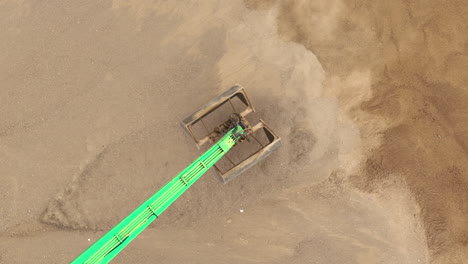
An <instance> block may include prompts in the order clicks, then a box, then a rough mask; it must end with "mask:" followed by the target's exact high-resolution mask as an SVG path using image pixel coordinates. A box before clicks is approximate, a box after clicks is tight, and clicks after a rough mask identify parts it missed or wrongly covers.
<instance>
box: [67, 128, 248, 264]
mask: <svg viewBox="0 0 468 264" xmlns="http://www.w3.org/2000/svg"><path fill="white" fill-rule="evenodd" d="M243 134H244V130H243V128H242V127H241V126H240V125H238V124H236V125H235V126H234V128H232V129H231V130H230V131H229V132H228V133H226V134H225V135H224V136H223V137H222V138H221V139H220V140H219V141H218V142H217V143H216V144H215V145H213V146H212V147H211V148H210V149H209V150H208V151H206V152H205V153H204V154H203V155H202V156H200V157H199V158H198V159H196V160H195V161H194V162H193V163H192V164H190V165H189V166H188V167H187V168H185V169H184V170H183V171H182V172H181V173H179V174H178V175H177V176H176V177H175V178H174V179H172V180H171V181H170V182H168V183H167V184H166V185H165V186H164V187H163V188H162V189H160V190H159V191H158V192H157V193H156V194H154V195H153V196H151V198H149V199H148V200H147V201H146V202H144V203H143V204H142V205H140V206H139V207H138V208H137V209H136V210H135V211H133V212H132V213H131V214H130V215H128V216H127V217H126V218H125V219H123V220H122V221H121V222H120V223H119V224H117V225H116V226H115V227H114V228H112V229H111V230H110V231H109V232H108V233H107V234H105V235H104V236H103V237H101V238H100V239H99V240H98V241H96V243H94V244H93V245H92V246H91V247H89V248H88V249H87V250H86V251H84V252H83V253H82V254H81V255H80V256H79V257H78V258H76V259H75V260H74V261H73V262H72V264H78V263H79V264H82V263H108V262H109V261H111V260H112V259H113V258H114V257H115V256H116V255H117V254H118V253H119V252H120V251H122V250H123V249H124V248H125V246H127V245H128V243H130V242H131V241H132V240H133V239H135V238H136V237H137V236H138V234H140V233H141V232H142V231H143V230H144V229H145V228H146V227H147V226H148V225H149V224H151V222H153V221H154V220H155V219H156V218H158V217H159V216H160V215H161V213H162V212H164V210H166V209H167V207H169V206H170V205H171V204H172V203H173V202H174V201H175V200H176V199H177V198H179V196H180V195H182V193H184V192H185V191H186V190H187V189H188V188H189V187H190V186H191V185H192V184H193V183H195V182H196V181H197V180H198V179H199V178H200V177H201V176H202V175H203V174H204V173H205V172H206V171H207V170H208V169H209V168H210V167H211V166H213V165H214V164H215V163H216V162H217V161H218V160H219V159H220V158H221V157H222V156H224V154H226V152H228V151H229V150H230V149H231V148H232V147H233V146H234V145H235V144H236V142H237V141H238V140H239V139H240V138H241V136H242V135H243Z"/></svg>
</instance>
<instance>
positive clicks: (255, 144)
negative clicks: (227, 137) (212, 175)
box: [181, 85, 281, 183]
mask: <svg viewBox="0 0 468 264" xmlns="http://www.w3.org/2000/svg"><path fill="white" fill-rule="evenodd" d="M253 112H255V108H254V107H253V105H252V103H251V101H250V99H249V97H248V96H247V94H246V93H245V90H244V88H243V87H242V86H240V85H235V86H233V87H232V88H230V89H229V90H227V91H226V92H224V93H222V94H221V95H219V96H218V97H216V98H214V99H212V100H211V101H209V102H208V103H207V104H205V105H204V106H203V107H202V108H201V109H199V110H198V111H196V112H195V113H193V114H191V115H190V116H188V117H187V118H185V119H184V120H183V121H182V123H181V125H182V127H183V129H184V130H185V131H186V132H187V133H188V134H189V136H190V137H191V138H192V139H193V140H194V142H195V144H196V145H197V147H198V148H199V149H201V148H207V147H208V146H209V144H206V143H214V142H216V141H217V140H218V139H219V138H221V137H222V136H223V135H224V134H225V133H226V132H227V131H229V129H230V128H231V127H232V124H234V123H236V124H240V125H241V127H242V128H243V129H244V131H245V133H244V135H243V136H242V138H241V140H239V141H238V143H236V145H235V146H234V148H233V149H232V150H231V151H230V152H229V153H227V154H226V155H224V157H223V158H221V160H220V161H218V162H217V163H216V164H215V165H214V166H213V167H214V168H215V170H216V172H217V175H218V176H219V179H220V180H221V182H223V183H227V182H228V181H230V180H232V179H233V178H235V177H236V176H238V175H239V174H241V173H243V172H244V171H246V170H247V169H249V168H250V167H252V166H253V165H255V164H256V163H258V162H259V161H260V160H262V159H264V158H266V157H267V156H268V155H270V154H271V153H272V152H273V151H275V150H276V149H277V148H278V147H280V146H281V139H280V137H279V136H278V135H277V134H276V133H275V132H273V130H272V129H271V128H270V127H269V126H268V125H267V124H266V123H265V121H263V120H262V119H260V120H259V121H258V123H257V124H255V125H251V124H250V122H249V121H248V120H247V115H249V114H251V113H253ZM228 154H229V155H228Z"/></svg>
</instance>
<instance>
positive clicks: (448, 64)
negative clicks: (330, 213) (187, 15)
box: [245, 0, 468, 263]
mask: <svg viewBox="0 0 468 264" xmlns="http://www.w3.org/2000/svg"><path fill="white" fill-rule="evenodd" d="M245 2H246V4H247V5H248V6H250V7H252V8H257V9H259V10H265V9H267V8H271V7H273V6H275V7H278V24H279V25H278V27H279V32H280V34H281V35H282V36H283V37H284V38H285V39H288V40H292V41H295V42H298V43H301V44H303V45H304V46H305V47H306V48H308V49H310V50H311V51H313V52H314V53H315V54H317V56H318V58H319V61H320V62H321V63H322V65H323V66H324V69H325V71H326V74H327V79H326V89H327V90H328V91H329V92H330V94H335V95H337V97H338V98H339V99H340V101H341V103H342V104H343V107H344V109H346V110H347V111H348V113H349V115H350V116H351V117H352V118H353V119H354V120H355V121H357V122H358V123H359V124H360V126H361V132H362V136H363V139H364V140H363V141H364V142H363V143H364V145H365V147H366V149H367V151H368V153H369V155H368V158H367V159H366V160H365V164H363V168H362V170H361V171H360V172H359V173H356V176H354V177H352V181H353V182H354V183H355V185H356V186H358V187H359V188H361V189H363V190H366V191H369V192H374V191H378V189H379V184H380V183H382V182H383V181H388V180H389V179H390V180H391V179H401V178H402V179H404V182H405V183H406V184H407V185H408V187H409V189H410V190H411V192H412V194H413V195H414V197H415V199H416V201H417V203H418V204H419V206H420V208H421V216H422V219H423V221H424V227H425V232H426V236H427V239H428V240H427V241H428V246H429V249H430V250H431V255H432V262H433V263H466V262H467V261H468V202H467V201H468V178H467V175H468V156H467V146H468V89H467V84H468V75H467V72H468V34H467V33H468V32H467V29H468V20H467V19H466V14H467V13H468V4H467V3H466V1H450V2H447V1H386V2H376V1H361V0H356V1H339V0H335V1H282V2H278V3H275V1H245Z"/></svg>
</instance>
